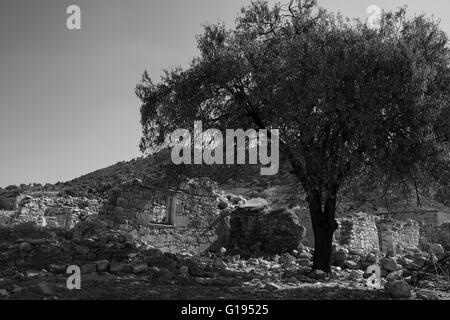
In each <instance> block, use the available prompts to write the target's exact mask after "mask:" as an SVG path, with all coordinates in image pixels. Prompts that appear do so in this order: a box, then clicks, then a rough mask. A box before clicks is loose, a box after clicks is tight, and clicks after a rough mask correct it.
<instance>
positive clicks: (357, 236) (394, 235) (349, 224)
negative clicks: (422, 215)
mask: <svg viewBox="0 0 450 320" xmlns="http://www.w3.org/2000/svg"><path fill="white" fill-rule="evenodd" d="M337 220H338V224H339V228H338V230H336V232H335V241H336V243H338V244H340V245H347V246H349V247H350V248H352V249H354V250H360V251H371V250H374V249H377V250H380V251H382V252H384V253H386V252H393V253H397V252H399V251H401V250H402V249H406V248H417V247H419V238H420V233H419V224H418V223H417V222H416V221H413V220H407V221H398V220H394V219H391V218H383V217H378V216H374V215H368V214H366V213H362V212H360V213H354V214H351V215H348V216H345V217H341V218H338V219H337Z"/></svg>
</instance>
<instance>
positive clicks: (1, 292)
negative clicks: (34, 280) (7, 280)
mask: <svg viewBox="0 0 450 320" xmlns="http://www.w3.org/2000/svg"><path fill="white" fill-rule="evenodd" d="M0 296H2V297H6V298H8V297H9V293H8V291H7V290H5V289H0Z"/></svg>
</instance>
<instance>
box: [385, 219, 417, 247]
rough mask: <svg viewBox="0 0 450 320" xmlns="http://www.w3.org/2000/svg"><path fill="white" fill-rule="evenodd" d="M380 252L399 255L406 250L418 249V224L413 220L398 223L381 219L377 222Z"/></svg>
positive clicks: (397, 221)
mask: <svg viewBox="0 0 450 320" xmlns="http://www.w3.org/2000/svg"><path fill="white" fill-rule="evenodd" d="M377 227H378V233H379V237H380V249H381V251H382V252H385V253H386V252H393V253H394V254H396V253H401V252H402V250H403V249H406V248H418V247H419V239H420V230H419V223H418V222H417V221H414V220H406V221H399V220H394V219H392V218H381V219H379V220H378V222H377Z"/></svg>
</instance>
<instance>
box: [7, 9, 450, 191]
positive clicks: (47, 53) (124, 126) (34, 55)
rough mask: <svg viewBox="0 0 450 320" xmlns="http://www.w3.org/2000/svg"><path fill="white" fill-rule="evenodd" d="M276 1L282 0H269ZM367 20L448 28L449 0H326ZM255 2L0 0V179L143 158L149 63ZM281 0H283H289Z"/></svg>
mask: <svg viewBox="0 0 450 320" xmlns="http://www.w3.org/2000/svg"><path fill="white" fill-rule="evenodd" d="M269 2H270V3H276V2H278V1H272V0H270V1H269ZM318 2H319V5H320V6H322V7H325V8H327V9H329V10H330V11H333V12H338V11H339V12H341V13H342V14H343V15H345V16H348V17H352V18H361V19H366V18H367V14H366V10H367V8H368V7H369V6H370V5H377V6H379V7H380V8H381V9H389V10H390V9H395V8H397V7H399V6H403V5H408V9H409V10H408V12H409V13H410V14H414V13H422V12H423V13H426V14H429V15H434V16H435V17H437V18H440V19H441V20H442V23H441V27H442V28H443V29H444V30H445V31H446V32H447V33H449V34H450V10H449V9H450V3H449V2H448V0H430V1H420V0H411V1H401V0H369V1H367V0H339V1H337V0H319V1H318ZM249 3H250V1H248V0H127V1H125V0H39V1H36V0H2V1H0V187H5V186H7V185H10V184H16V185H17V184H21V183H26V184H28V183H34V182H36V183H43V184H44V183H55V182H57V181H67V180H71V179H73V178H76V177H78V176H80V175H83V174H86V173H89V172H91V171H94V170H97V169H100V168H104V167H106V166H109V165H112V164H114V163H117V162H119V161H124V160H126V161H128V160H131V159H132V158H135V157H138V156H141V155H142V154H141V153H140V151H139V147H138V144H139V140H140V136H141V127H140V123H139V121H140V113H139V109H140V101H139V99H138V98H137V97H136V95H135V93H134V89H135V87H136V84H137V83H138V81H139V79H140V77H141V74H142V73H143V71H144V70H148V71H149V74H150V75H151V77H152V78H153V80H154V81H157V80H158V79H159V77H160V75H161V73H162V71H163V70H164V69H166V68H171V67H176V66H182V67H185V66H187V65H188V63H189V62H190V61H191V59H192V58H193V57H194V56H196V55H197V53H198V51H197V48H196V41H195V36H196V35H197V34H199V33H201V31H202V24H206V23H216V22H219V21H220V22H225V24H226V25H227V27H232V26H233V25H234V20H235V18H236V17H237V15H238V13H239V10H240V8H241V7H242V6H244V5H248V4H249ZM282 3H283V1H282ZM69 5H78V6H79V7H80V8H81V30H68V29H67V27H66V20H67V18H68V16H69V15H68V14H67V13H66V8H67V7H68V6H69Z"/></svg>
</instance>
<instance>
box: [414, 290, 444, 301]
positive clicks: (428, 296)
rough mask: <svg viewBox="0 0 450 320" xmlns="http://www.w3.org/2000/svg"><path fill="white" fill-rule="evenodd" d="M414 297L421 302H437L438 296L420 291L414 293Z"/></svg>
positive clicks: (426, 291)
mask: <svg viewBox="0 0 450 320" xmlns="http://www.w3.org/2000/svg"><path fill="white" fill-rule="evenodd" d="M416 297H417V298H418V299H421V300H439V296H438V295H437V294H436V293H434V292H433V291H430V290H420V291H418V292H417V293H416Z"/></svg>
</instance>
